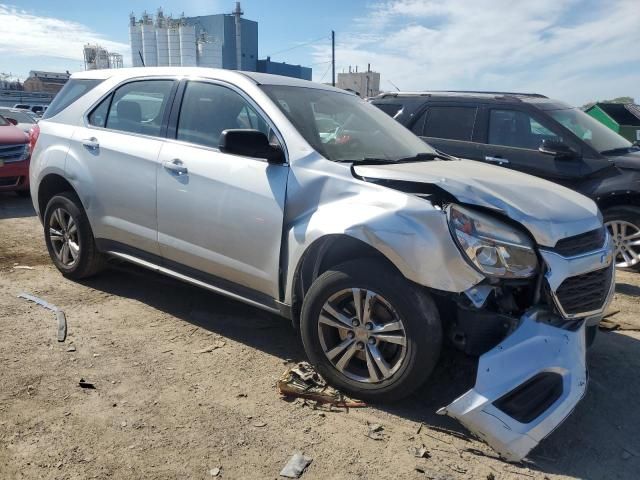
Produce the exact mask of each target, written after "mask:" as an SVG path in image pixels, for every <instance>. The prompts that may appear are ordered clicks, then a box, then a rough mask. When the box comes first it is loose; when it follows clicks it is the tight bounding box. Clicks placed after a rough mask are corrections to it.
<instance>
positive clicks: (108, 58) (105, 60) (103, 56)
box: [83, 43, 122, 70]
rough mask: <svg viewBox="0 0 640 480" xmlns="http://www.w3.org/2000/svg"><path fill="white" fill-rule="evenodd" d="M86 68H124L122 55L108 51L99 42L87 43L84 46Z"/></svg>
mask: <svg viewBox="0 0 640 480" xmlns="http://www.w3.org/2000/svg"><path fill="white" fill-rule="evenodd" d="M83 53H84V69H85V70H102V69H103V68H122V55H120V54H119V53H115V52H108V51H107V50H105V49H104V48H102V47H101V46H100V45H98V44H94V45H91V44H89V43H87V44H86V45H85V46H84V48H83Z"/></svg>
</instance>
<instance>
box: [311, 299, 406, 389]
mask: <svg viewBox="0 0 640 480" xmlns="http://www.w3.org/2000/svg"><path fill="white" fill-rule="evenodd" d="M318 336H319V339H320V344H321V346H322V350H323V352H324V354H325V355H326V357H327V358H328V359H329V361H330V362H331V364H332V365H333V366H334V367H335V368H336V369H337V370H338V371H339V372H340V373H342V374H343V375H344V376H346V377H347V378H349V379H351V380H355V381H357V382H362V383H380V382H382V381H384V380H387V379H389V378H391V377H392V376H393V375H394V374H395V373H396V372H397V371H398V370H399V369H400V367H401V366H402V364H403V362H404V359H405V357H406V353H407V337H406V334H405V328H404V324H403V322H402V319H401V318H400V316H399V315H398V313H397V312H396V311H395V309H394V308H393V307H392V306H391V305H390V304H389V302H388V301H387V300H385V299H384V298H383V297H382V296H381V295H379V294H378V293H376V292H373V291H371V290H366V289H360V288H353V289H344V290H341V291H339V292H337V293H335V294H334V295H332V296H331V297H330V298H329V299H328V300H327V301H326V302H325V304H324V305H323V307H322V310H321V312H320V317H319V319H318Z"/></svg>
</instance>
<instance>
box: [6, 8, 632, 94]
mask: <svg viewBox="0 0 640 480" xmlns="http://www.w3.org/2000/svg"><path fill="white" fill-rule="evenodd" d="M159 5H162V7H163V9H164V11H165V13H173V14H174V16H178V15H179V14H180V13H182V12H184V13H185V15H187V16H195V15H206V14H213V13H223V12H224V13H227V12H230V11H231V10H233V8H234V6H235V3H234V1H230V0H166V1H158V0H156V1H155V2H154V3H148V2H141V1H135V2H134V1H130V0H129V1H125V0H108V1H104V0H103V1H101V2H91V1H88V0H66V1H64V2H62V1H56V0H13V1H12V0H0V25H2V31H1V32H0V73H2V72H3V73H12V74H14V75H17V76H19V77H21V78H23V79H24V78H25V77H26V76H27V75H28V72H29V70H52V71H65V70H69V71H71V72H73V71H78V70H82V69H83V68H84V67H83V60H82V46H83V45H84V44H85V43H87V42H90V43H94V42H97V43H99V44H101V45H102V46H103V47H105V48H107V49H108V50H110V51H115V52H119V53H122V54H123V55H124V57H125V66H126V65H127V64H130V63H131V58H130V55H131V54H130V50H129V45H128V28H127V27H128V15H129V13H130V12H131V11H132V10H133V11H134V13H135V14H136V15H137V16H139V15H140V14H141V13H142V11H143V10H145V9H147V10H148V11H149V12H153V13H155V9H156V8H157V7H158V6H159ZM242 8H243V10H244V12H245V18H248V19H250V20H255V21H257V22H258V24H259V27H258V28H259V56H260V58H264V57H266V56H267V55H270V56H271V58H272V60H274V61H286V62H287V63H294V64H301V65H305V66H311V67H312V68H313V79H314V80H315V81H323V82H328V81H331V71H330V63H329V61H330V59H331V41H330V34H331V30H335V32H336V73H338V72H341V71H346V70H348V68H349V66H352V67H355V66H356V65H357V66H358V67H359V69H363V68H366V66H367V64H371V68H372V70H375V71H378V72H380V74H381V89H383V90H395V88H396V86H397V87H398V88H399V89H401V90H429V89H433V90H446V89H456V90H492V91H498V90H500V91H520V92H536V93H542V94H545V95H548V96H550V97H553V98H557V99H560V100H564V101H567V102H569V103H572V104H574V105H582V104H584V103H587V102H588V101H593V100H602V99H609V98H614V97H619V96H631V97H634V98H635V99H636V101H638V102H640V26H639V25H640V0H519V1H515V0H349V1H347V0H340V1H339V0H323V1H322V2H319V1H313V0H269V1H265V0H244V1H242Z"/></svg>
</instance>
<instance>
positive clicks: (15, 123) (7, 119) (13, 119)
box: [4, 117, 18, 125]
mask: <svg viewBox="0 0 640 480" xmlns="http://www.w3.org/2000/svg"><path fill="white" fill-rule="evenodd" d="M4 118H5V120H6V121H7V122H9V123H10V124H11V125H18V120H16V119H15V118H11V117H4Z"/></svg>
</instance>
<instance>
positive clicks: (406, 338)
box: [300, 259, 442, 401]
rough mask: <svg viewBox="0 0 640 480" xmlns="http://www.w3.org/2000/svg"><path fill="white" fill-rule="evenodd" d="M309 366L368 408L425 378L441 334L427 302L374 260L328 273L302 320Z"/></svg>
mask: <svg viewBox="0 0 640 480" xmlns="http://www.w3.org/2000/svg"><path fill="white" fill-rule="evenodd" d="M300 328H301V334H302V342H303V344H304V348H305V351H306V353H307V356H308V357H309V361H310V362H311V363H312V364H313V365H314V367H315V368H316V369H317V371H318V372H319V373H320V374H321V375H322V376H323V377H324V378H325V379H326V380H327V381H328V382H329V383H330V384H332V385H333V386H334V387H336V388H338V389H339V390H341V391H342V392H344V393H347V394H349V395H351V396H353V397H356V398H359V399H362V400H368V401H390V400H397V399H400V398H402V397H405V396H407V395H409V394H410V393H412V392H413V391H414V390H415V389H416V388H418V387H419V386H420V385H421V384H422V383H424V381H425V380H426V379H427V377H429V375H430V374H431V371H432V370H433V368H434V367H435V365H436V363H437V361H438V357H439V355H440V348H441V345H442V327H441V324H440V317H439V315H438V311H437V309H436V306H435V304H434V302H433V300H432V299H431V297H430V296H429V295H428V294H427V293H426V292H424V291H423V290H421V289H419V288H418V287H416V286H414V285H413V284H411V283H410V282H409V281H408V280H407V279H405V278H404V277H403V276H402V275H400V274H399V273H397V272H396V271H395V270H394V269H392V268H390V267H389V266H387V265H386V264H385V263H383V262H380V261H378V260H371V259H367V260H364V259H363V260H354V261H350V262H347V263H343V264H341V265H339V266H337V267H334V268H332V269H331V270H329V271H327V272H325V273H324V274H322V275H321V276H320V277H318V278H317V279H316V281H315V282H314V283H313V285H311V288H310V289H309V291H308V293H307V295H306V296H305V299H304V302H303V305H302V313H301V319H300Z"/></svg>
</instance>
